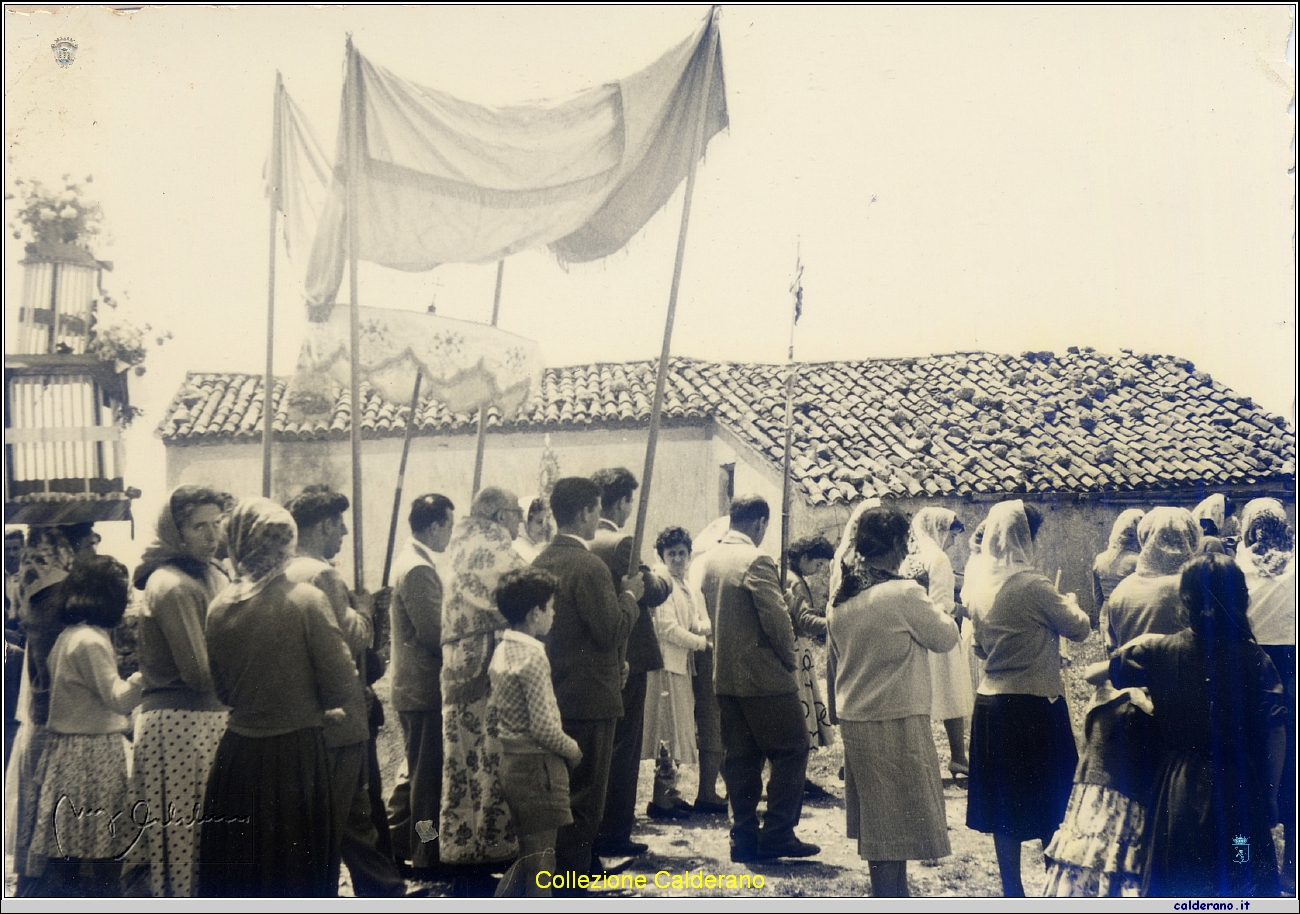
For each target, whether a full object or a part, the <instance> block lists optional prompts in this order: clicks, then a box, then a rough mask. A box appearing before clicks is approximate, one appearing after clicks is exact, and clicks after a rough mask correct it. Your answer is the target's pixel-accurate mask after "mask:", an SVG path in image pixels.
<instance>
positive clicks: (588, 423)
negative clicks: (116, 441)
mask: <svg viewBox="0 0 1300 914" xmlns="http://www.w3.org/2000/svg"><path fill="white" fill-rule="evenodd" d="M654 369H655V363H654V362H629V363H620V364H595V365H577V366H572V367H568V368H549V369H547V370H546V372H545V378H544V382H543V385H542V390H541V391H540V392H539V393H538V394H537V395H536V396H534V397H533V399H532V400H531V401H530V402H529V404H528V406H527V408H526V409H525V410H524V412H523V414H521V415H520V417H518V418H517V419H515V420H513V421H511V422H509V423H506V424H505V427H506V428H508V429H509V430H512V431H552V430H562V429H565V430H575V429H576V430H581V429H586V428H611V427H636V426H641V425H644V424H646V423H647V422H648V420H649V416H650V404H651V400H652V398H653V395H654ZM787 370H788V368H787V366H785V365H755V364H741V363H730V362H705V361H698V360H692V359H673V360H672V363H671V365H670V371H669V374H668V385H667V388H666V391H665V399H664V422H665V424H676V425H682V424H687V425H691V424H705V423H707V422H708V421H710V419H712V420H714V421H716V422H718V423H719V424H720V425H722V426H724V427H726V428H727V429H729V430H730V431H731V432H732V433H733V434H735V435H736V436H737V437H738V438H739V439H740V440H741V441H743V442H744V443H745V444H746V445H748V446H749V447H751V448H753V449H754V451H756V452H757V453H759V454H761V455H762V456H763V457H765V458H766V459H767V460H768V461H770V462H771V463H772V464H773V465H774V466H775V467H776V468H777V469H778V471H779V469H780V465H781V460H782V455H783V452H784V440H785V439H784V418H785V385H784V378H785V375H786V372H787ZM285 388H286V382H285V381H283V380H280V381H277V383H276V388H275V401H276V404H277V407H280V408H279V409H278V411H277V414H276V419H275V430H276V437H277V439H278V440H285V441H290V440H293V441H301V440H328V439H342V438H346V437H347V436H348V434H349V427H348V420H349V416H350V413H351V410H350V403H349V395H348V391H347V390H346V389H340V390H339V392H338V394H337V398H336V404H335V408H334V412H333V415H332V417H331V419H330V421H329V422H328V423H326V422H319V423H317V424H315V425H313V426H311V427H303V426H295V427H286V416H285V412H284V410H283V408H282V407H283V404H282V402H281V401H282V398H283V396H284V391H285ZM362 395H363V397H364V399H365V413H364V417H363V420H362V429H363V434H364V435H365V437H367V438H387V437H399V436H401V435H403V434H404V433H405V428H406V416H407V413H408V411H409V410H408V407H406V406H400V407H399V406H394V405H392V404H390V403H387V402H385V401H383V400H382V399H380V398H379V397H378V396H376V395H375V394H373V393H372V392H371V391H369V389H368V388H363V392H362ZM261 415H262V378H261V376H259V375H246V374H201V373H191V374H190V375H189V377H188V378H187V379H186V383H185V385H184V386H183V387H182V389H181V391H180V392H179V393H178V394H177V395H176V397H175V399H174V400H173V401H172V404H171V406H170V408H169V409H168V411H167V415H166V417H165V418H164V420H163V422H162V424H161V426H160V428H159V433H160V435H161V437H162V439H163V441H164V442H165V443H166V444H168V445H170V446H178V445H189V444H211V443H256V442H258V441H260V440H261V421H262V420H261ZM417 422H418V425H417V429H416V432H417V434H419V435H436V434H457V433H462V434H468V433H472V432H473V431H474V430H475V429H476V427H477V425H476V420H475V416H474V415H473V414H472V413H450V412H448V411H447V409H446V408H445V407H444V406H443V405H442V404H441V403H439V402H438V401H435V400H429V399H426V400H424V401H422V402H421V404H420V407H419V409H418V410H417ZM488 423H489V427H497V426H501V424H502V423H501V422H500V417H499V415H497V414H496V413H495V411H489V416H488ZM794 430H795V431H794V449H793V460H792V467H793V469H792V475H793V478H794V480H795V482H796V484H797V485H798V486H800V487H801V488H802V489H803V491H804V494H805V497H806V499H807V500H808V502H809V503H811V504H814V505H816V504H828V503H833V502H836V501H853V500H856V499H858V498H860V497H869V496H872V495H894V496H908V495H911V496H920V495H929V496H943V495H952V494H957V495H967V494H983V493H989V494H994V493H1007V492H1019V493H1035V492H1080V493H1082V492H1098V491H1116V490H1120V491H1124V490H1136V489H1164V488H1172V487H1178V486H1184V485H1197V484H1203V485H1207V486H1213V485H1225V484H1234V483H1255V482H1258V481H1260V480H1264V479H1274V480H1278V479H1283V478H1290V479H1291V480H1294V477H1295V430H1294V429H1293V428H1292V427H1291V426H1290V424H1289V423H1288V422H1287V421H1286V420H1285V419H1284V418H1282V417H1280V416H1275V415H1273V414H1271V413H1268V412H1266V411H1264V410H1262V409H1259V408H1258V407H1256V406H1255V405H1254V404H1253V403H1252V402H1251V400H1250V398H1249V397H1244V396H1239V395H1238V394H1235V393H1233V392H1232V391H1230V390H1228V389H1227V388H1225V387H1224V386H1223V385H1221V384H1219V383H1217V382H1215V381H1214V380H1213V379H1211V378H1210V376H1209V375H1208V374H1206V373H1205V372H1203V371H1197V370H1195V367H1194V366H1193V365H1192V363H1191V362H1189V361H1187V360H1186V359H1180V358H1175V357H1173V356H1165V355H1148V354H1145V353H1133V352H1128V351H1123V352H1121V353H1120V354H1119V355H1106V354H1102V353H1098V352H1095V351H1093V350H1091V349H1086V348H1085V349H1083V350H1082V351H1080V350H1077V349H1075V348H1071V349H1070V350H1069V352H1067V353H1065V354H1063V355H1059V356H1058V355H1055V354H1053V353H1049V352H1038V353H1033V352H1025V353H1021V354H1020V355H1018V356H1014V355H994V354H991V353H985V352H972V353H960V354H955V355H936V356H928V357H924V358H915V359H874V360H869V361H860V362H825V363H820V364H807V365H803V366H801V369H800V375H799V381H798V384H797V386H796V395H795V401H794Z"/></svg>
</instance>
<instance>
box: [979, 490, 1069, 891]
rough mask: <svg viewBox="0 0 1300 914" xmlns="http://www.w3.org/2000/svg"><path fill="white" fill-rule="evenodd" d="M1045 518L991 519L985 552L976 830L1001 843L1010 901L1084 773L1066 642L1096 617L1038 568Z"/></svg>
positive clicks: (996, 511) (1018, 505)
mask: <svg viewBox="0 0 1300 914" xmlns="http://www.w3.org/2000/svg"><path fill="white" fill-rule="evenodd" d="M1041 524H1042V515H1041V514H1040V513H1039V512H1038V510H1037V509H1036V508H1034V507H1033V506H1032V505H1025V504H1023V503H1022V502H1020V501H1010V502H1003V503H1002V504H999V505H995V506H994V507H993V509H992V510H991V511H990V512H989V516H988V521H987V522H986V527H985V531H984V541H983V542H984V550H985V552H986V553H987V554H988V556H989V561H990V566H991V567H990V568H989V570H988V574H989V576H990V585H991V590H992V593H993V599H992V602H991V604H990V606H989V608H988V609H987V610H983V611H976V612H975V613H974V615H973V617H972V621H973V622H974V625H975V650H976V654H977V655H978V656H979V657H981V658H982V659H984V677H983V679H982V680H981V681H980V685H979V688H978V690H977V693H976V696H975V713H974V716H973V719H972V722H971V747H970V756H971V759H970V765H971V768H970V794H969V799H968V801H967V806H966V825H967V826H968V827H969V828H972V829H974V830H975V831H980V832H985V833H991V834H992V835H993V846H994V849H995V850H996V852H997V858H998V870H999V872H1000V873H1001V876H1002V892H1003V894H1004V895H1007V896H1023V895H1024V894H1025V889H1024V886H1023V885H1022V884H1021V880H1020V845H1021V843H1022V842H1025V841H1032V840H1034V839H1035V838H1037V839H1039V840H1041V841H1042V842H1043V845H1044V846H1046V845H1047V843H1048V842H1049V841H1050V840H1051V838H1052V834H1053V833H1054V832H1055V831H1056V827H1057V825H1059V824H1060V822H1061V818H1062V817H1063V816H1064V814H1065V808H1066V805H1067V803H1068V802H1069V799H1070V789H1071V787H1072V785H1073V780H1074V769H1075V766H1076V764H1078V761H1079V756H1078V751H1077V750H1076V748H1075V745H1074V732H1073V731H1072V730H1071V728H1070V713H1069V711H1068V709H1067V708H1066V704H1065V698H1064V689H1063V687H1062V683H1061V660H1060V646H1059V645H1060V641H1059V639H1060V638H1062V637H1065V638H1069V639H1070V640H1071V641H1082V640H1084V639H1085V638H1087V637H1088V632H1089V630H1090V626H1089V624H1088V616H1087V614H1086V613H1085V612H1083V610H1081V609H1079V606H1078V603H1077V602H1076V601H1075V600H1074V598H1073V594H1071V595H1070V597H1068V598H1067V597H1064V596H1062V595H1061V594H1060V593H1058V592H1057V590H1056V588H1055V587H1054V586H1053V585H1052V582H1051V581H1049V580H1048V579H1047V578H1046V577H1044V576H1043V575H1042V574H1041V573H1039V572H1038V571H1037V570H1036V569H1035V568H1034V536H1035V534H1037V532H1038V528H1039V526H1040V525H1041Z"/></svg>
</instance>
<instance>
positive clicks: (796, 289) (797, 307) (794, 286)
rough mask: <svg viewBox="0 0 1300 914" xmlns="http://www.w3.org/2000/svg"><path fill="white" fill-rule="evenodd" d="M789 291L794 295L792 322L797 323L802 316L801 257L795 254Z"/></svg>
mask: <svg viewBox="0 0 1300 914" xmlns="http://www.w3.org/2000/svg"><path fill="white" fill-rule="evenodd" d="M790 292H791V294H793V295H794V322H795V324H798V323H799V318H800V317H802V316H803V259H802V258H801V257H800V256H799V255H798V254H796V255H795V260H794V281H793V282H791V283H790Z"/></svg>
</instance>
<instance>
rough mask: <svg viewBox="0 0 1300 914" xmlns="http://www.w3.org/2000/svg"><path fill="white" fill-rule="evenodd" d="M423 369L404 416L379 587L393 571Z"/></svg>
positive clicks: (386, 583) (418, 373)
mask: <svg viewBox="0 0 1300 914" xmlns="http://www.w3.org/2000/svg"><path fill="white" fill-rule="evenodd" d="M423 380H424V369H420V370H418V371H416V373H415V389H414V390H412V391H411V410H410V412H408V413H407V414H406V435H405V436H404V437H403V438H402V459H401V461H400V462H399V463H398V464H397V490H396V492H395V494H394V495H393V519H392V522H391V523H389V525H388V548H387V549H385V550H384V576H383V578H382V579H381V580H380V582H379V586H380V587H387V586H388V573H389V572H390V571H392V570H393V547H394V546H395V545H396V544H397V521H398V518H399V517H401V514H402V489H403V488H405V486H406V458H407V455H409V454H410V453H411V437H412V436H413V435H414V434H415V413H416V410H418V409H419V408H420V382H421V381H423Z"/></svg>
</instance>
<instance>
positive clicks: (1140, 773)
mask: <svg viewBox="0 0 1300 914" xmlns="http://www.w3.org/2000/svg"><path fill="white" fill-rule="evenodd" d="M1116 526H1118V524H1116ZM1137 541H1138V543H1139V544H1140V548H1141V550H1142V551H1141V552H1140V554H1139V555H1138V559H1137V563H1136V567H1135V571H1134V573H1133V574H1131V575H1129V576H1128V577H1127V578H1125V579H1124V580H1123V581H1121V582H1120V583H1119V585H1118V586H1117V587H1116V588H1115V590H1114V592H1113V593H1111V595H1110V600H1109V601H1108V602H1107V603H1106V604H1105V609H1104V610H1103V618H1102V631H1103V633H1104V637H1105V641H1106V648H1107V654H1108V656H1109V657H1113V656H1115V654H1116V652H1117V651H1118V650H1119V649H1120V648H1122V647H1123V646H1125V645H1127V644H1131V643H1132V642H1133V641H1134V640H1136V639H1138V638H1141V637H1143V636H1144V635H1150V634H1156V635H1172V634H1177V633H1178V632H1180V631H1183V630H1184V629H1185V628H1186V627H1187V609H1186V607H1185V606H1184V605H1183V601H1182V598H1181V597H1180V596H1179V584H1180V581H1181V575H1180V573H1179V570H1180V569H1181V568H1182V567H1183V565H1184V564H1186V563H1187V562H1188V561H1190V560H1191V559H1192V558H1193V557H1194V556H1195V555H1196V554H1197V553H1198V552H1199V551H1200V545H1201V531H1200V527H1199V525H1198V524H1197V523H1196V521H1195V520H1193V519H1192V515H1191V514H1190V513H1189V512H1188V511H1186V510H1185V509H1183V508H1154V509H1152V510H1151V512H1150V513H1148V514H1146V515H1145V516H1144V517H1143V518H1142V520H1141V522H1140V523H1139V524H1138V527H1137ZM1109 671H1110V666H1109V661H1103V662H1101V663H1095V664H1093V665H1092V666H1090V667H1088V669H1087V671H1086V677H1087V679H1088V681H1089V682H1091V683H1093V684H1094V685H1096V687H1097V688H1096V692H1095V693H1094V696H1093V699H1092V702H1091V703H1090V704H1089V705H1088V713H1087V717H1086V719H1085V721H1084V728H1083V730H1084V739H1085V746H1084V752H1083V758H1081V759H1080V760H1079V766H1078V768H1077V769H1076V770H1075V774H1074V788H1073V790H1072V791H1071V792H1070V802H1069V805H1068V806H1067V808H1066V812H1065V818H1064V819H1062V820H1061V827H1060V828H1058V829H1057V831H1056V835H1055V836H1054V837H1053V838H1052V843H1051V844H1050V845H1049V846H1048V847H1047V850H1046V851H1045V853H1046V856H1047V857H1048V859H1049V860H1051V861H1052V865H1051V866H1050V868H1049V869H1048V875H1047V886H1046V888H1045V890H1044V894H1045V895H1048V896H1056V897H1070V896H1073V897H1084V898H1094V897H1121V896H1125V897H1135V896H1137V895H1139V894H1140V893H1141V887H1142V877H1143V873H1142V868H1143V864H1144V861H1145V859H1146V849H1147V839H1148V833H1147V822H1148V818H1149V810H1148V809H1147V800H1148V797H1149V795H1150V793H1151V788H1152V780H1153V778H1154V776H1155V769H1154V767H1153V764H1152V761H1153V758H1152V755H1151V746H1152V745H1153V744H1154V743H1155V742H1156V732H1155V726H1156V724H1155V722H1154V721H1153V719H1152V717H1151V711H1152V705H1151V700H1150V698H1149V697H1148V696H1147V694H1146V693H1145V691H1144V690H1142V689H1125V690H1123V691H1117V690H1116V689H1115V688H1113V687H1112V686H1111V684H1110V681H1109Z"/></svg>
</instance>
